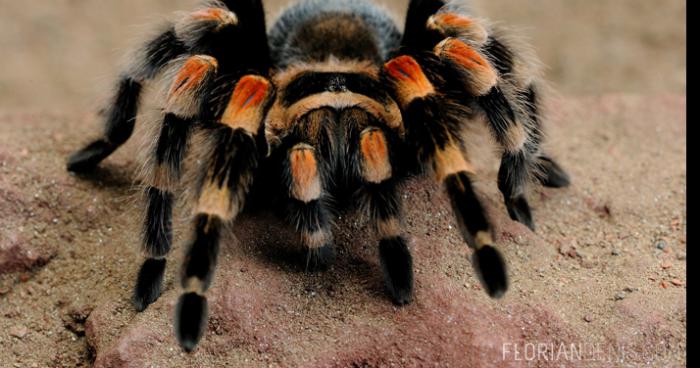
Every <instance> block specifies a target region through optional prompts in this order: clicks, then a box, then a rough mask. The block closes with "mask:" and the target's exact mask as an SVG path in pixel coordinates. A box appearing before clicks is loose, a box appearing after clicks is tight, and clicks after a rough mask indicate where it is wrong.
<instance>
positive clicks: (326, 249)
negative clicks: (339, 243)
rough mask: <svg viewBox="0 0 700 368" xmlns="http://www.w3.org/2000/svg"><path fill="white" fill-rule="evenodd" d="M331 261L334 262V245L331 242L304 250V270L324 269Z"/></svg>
mask: <svg viewBox="0 0 700 368" xmlns="http://www.w3.org/2000/svg"><path fill="white" fill-rule="evenodd" d="M333 262H335V247H334V246H333V244H332V243H328V244H325V245H323V246H322V247H320V248H307V250H306V271H308V272H316V271H325V270H327V269H328V268H329V267H330V265H331V264H333Z"/></svg>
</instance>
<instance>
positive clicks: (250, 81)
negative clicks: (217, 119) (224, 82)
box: [221, 75, 271, 134]
mask: <svg viewBox="0 0 700 368" xmlns="http://www.w3.org/2000/svg"><path fill="white" fill-rule="evenodd" d="M270 92H271V85H270V82H269V81H268V80H267V79H265V78H263V77H261V76H258V75H246V76H244V77H243V78H241V79H240V80H239V81H238V83H236V87H235V88H234V90H233V93H232V94H231V98H230V99H229V102H228V105H227V106H226V109H225V110H224V114H223V115H222V117H221V122H222V123H223V124H226V125H228V126H230V127H232V128H234V129H235V128H243V129H245V130H246V131H248V132H249V133H251V134H256V133H257V132H258V128H259V127H260V124H261V122H262V119H263V115H264V109H265V105H266V104H267V103H266V102H267V100H268V98H269V97H270Z"/></svg>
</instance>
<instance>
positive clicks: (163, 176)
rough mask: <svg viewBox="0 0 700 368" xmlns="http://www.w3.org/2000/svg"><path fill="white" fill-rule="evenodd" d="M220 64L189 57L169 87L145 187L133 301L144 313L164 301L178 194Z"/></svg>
mask: <svg viewBox="0 0 700 368" xmlns="http://www.w3.org/2000/svg"><path fill="white" fill-rule="evenodd" d="M216 69H217V62H216V60H215V59H214V58H212V57H210V56H205V55H195V56H191V57H189V58H188V59H187V60H186V61H185V62H184V63H183V64H182V66H181V67H180V68H179V71H178V73H177V75H176V76H175V78H174V80H173V82H172V85H171V87H170V90H169V93H168V98H167V102H166V106H165V109H164V116H163V121H162V124H161V130H160V133H159V136H158V139H157V141H156V143H155V146H154V147H153V152H152V153H151V155H152V158H151V162H150V165H149V166H151V167H150V168H149V169H150V170H148V174H147V177H146V178H144V182H146V183H147V186H146V188H145V190H144V199H145V201H146V213H145V218H144V224H143V243H142V245H143V249H144V251H145V253H146V255H147V259H146V261H145V262H144V263H143V265H142V266H141V270H140V271H139V275H138V278H137V282H136V287H135V288H134V295H133V298H132V301H133V303H134V306H135V308H136V310H138V311H142V310H144V309H145V308H146V307H147V306H148V305H149V304H151V303H153V302H154V301H155V300H156V299H158V297H159V296H160V292H161V284H162V280H163V274H164V272H165V264H166V259H165V256H166V255H167V254H168V252H169V251H170V248H171V243H172V207H173V201H174V194H173V192H174V190H175V187H176V186H177V184H178V183H179V181H180V176H181V170H182V163H183V161H184V159H185V156H186V154H187V144H188V138H189V136H190V133H191V131H192V129H193V127H194V125H195V123H196V120H197V117H198V115H199V105H200V104H199V100H200V97H199V96H201V94H202V93H203V91H204V90H205V88H206V86H207V85H208V84H209V82H210V81H211V80H212V79H213V77H214V75H215V74H216Z"/></svg>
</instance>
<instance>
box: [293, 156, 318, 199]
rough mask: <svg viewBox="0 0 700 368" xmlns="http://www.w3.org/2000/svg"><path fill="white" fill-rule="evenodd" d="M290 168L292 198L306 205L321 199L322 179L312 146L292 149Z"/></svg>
mask: <svg viewBox="0 0 700 368" xmlns="http://www.w3.org/2000/svg"><path fill="white" fill-rule="evenodd" d="M289 168H290V171H291V173H290V174H291V175H292V187H291V188H290V189H291V195H292V197H294V198H296V199H298V200H300V201H302V202H306V203H308V202H311V201H313V200H316V199H319V198H320V197H321V179H320V178H319V175H318V164H317V162H316V157H315V156H314V149H313V148H312V147H311V146H309V145H306V144H300V145H297V146H295V147H294V148H292V150H291V151H290V152H289Z"/></svg>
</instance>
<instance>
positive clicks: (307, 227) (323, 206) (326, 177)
mask: <svg viewBox="0 0 700 368" xmlns="http://www.w3.org/2000/svg"><path fill="white" fill-rule="evenodd" d="M333 119H334V112H332V111H331V110H329V109H323V108H322V109H317V110H314V111H311V112H309V113H308V114H306V115H305V116H303V117H302V118H301V119H300V120H299V121H298V122H297V123H296V124H295V125H294V126H293V127H292V128H291V129H290V132H289V133H288V134H287V136H286V138H285V140H284V143H283V147H285V148H286V158H285V159H284V169H283V173H284V178H283V181H284V182H285V186H286V189H287V190H288V194H289V195H288V200H287V208H286V214H287V220H288V221H289V222H290V223H291V224H293V225H294V226H295V228H296V230H297V231H298V232H299V234H301V239H302V243H303V245H304V246H305V248H306V251H307V257H306V268H307V269H308V270H319V269H325V268H327V267H328V266H329V265H330V264H331V263H332V262H333V260H334V259H335V250H334V246H333V235H332V221H331V211H330V204H329V202H330V200H331V198H330V195H329V193H328V188H329V186H330V185H331V182H330V178H331V173H332V172H333V171H332V170H333V169H332V166H333V164H334V161H335V159H336V154H335V150H334V146H333V133H332V131H331V127H332V124H334V123H333Z"/></svg>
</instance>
